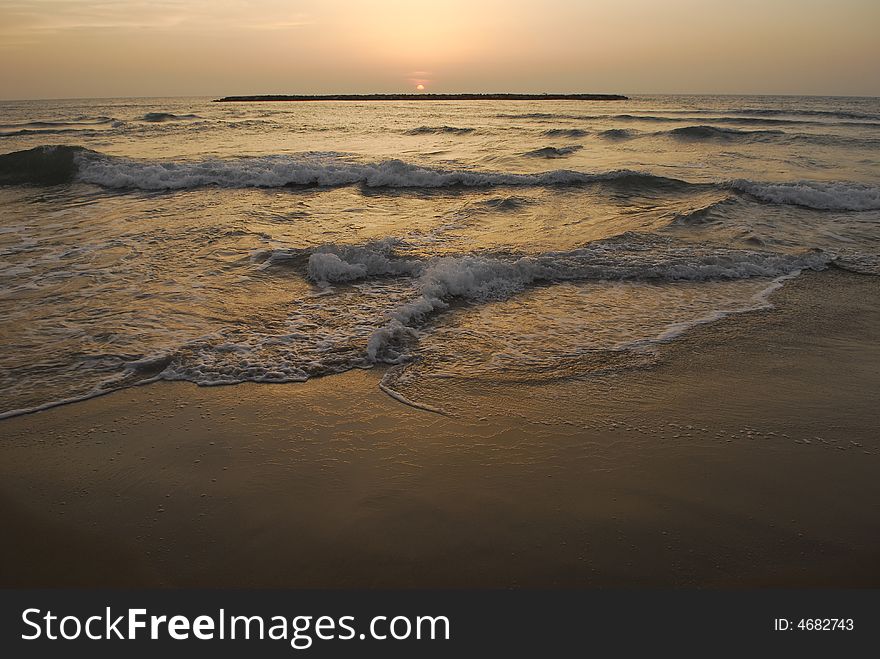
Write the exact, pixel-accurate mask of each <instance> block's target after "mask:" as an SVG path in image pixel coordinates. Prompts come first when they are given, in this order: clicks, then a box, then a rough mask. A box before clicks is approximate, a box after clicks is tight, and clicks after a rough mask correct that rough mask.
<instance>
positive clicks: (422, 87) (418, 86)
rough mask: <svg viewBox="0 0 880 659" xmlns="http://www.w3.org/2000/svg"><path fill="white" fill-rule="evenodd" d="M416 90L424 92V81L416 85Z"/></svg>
mask: <svg viewBox="0 0 880 659" xmlns="http://www.w3.org/2000/svg"><path fill="white" fill-rule="evenodd" d="M416 90H417V91H420V92H423V91H425V86H424V85H423V84H422V83H419V84H417V85H416Z"/></svg>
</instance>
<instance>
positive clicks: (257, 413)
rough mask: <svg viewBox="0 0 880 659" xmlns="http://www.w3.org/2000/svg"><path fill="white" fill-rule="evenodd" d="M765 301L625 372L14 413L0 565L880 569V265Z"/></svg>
mask: <svg viewBox="0 0 880 659" xmlns="http://www.w3.org/2000/svg"><path fill="white" fill-rule="evenodd" d="M772 300H773V303H774V305H775V307H774V308H773V309H768V310H763V311H756V312H751V313H746V314H740V315H737V316H734V317H729V318H727V319H724V320H722V321H720V322H715V323H711V324H707V325H702V326H699V327H696V328H694V329H692V330H690V331H689V332H688V333H687V335H686V336H685V337H683V338H682V339H679V340H676V341H673V342H671V343H668V344H665V345H663V346H661V347H660V349H659V350H658V352H657V354H656V356H655V357H654V358H652V359H650V360H648V363H642V364H640V365H638V366H634V367H633V368H631V369H629V370H623V371H617V372H611V373H604V374H603V373H601V372H599V373H596V374H594V375H592V376H589V377H584V378H580V379H577V380H567V381H566V380H562V381H551V382H546V383H541V384H534V385H525V384H511V383H507V384H504V383H498V384H496V385H489V384H486V383H480V384H479V386H475V385H469V384H468V383H467V382H464V381H463V382H446V383H443V386H442V388H441V387H440V385H437V386H438V390H437V391H438V392H439V391H442V394H439V393H437V392H431V391H427V390H426V391H424V392H421V394H420V395H423V396H425V397H426V400H433V401H434V402H439V403H441V404H442V406H443V407H444V409H447V410H449V411H450V412H451V413H450V414H449V415H441V414H436V413H431V412H427V411H424V410H419V409H414V408H412V407H408V406H406V405H403V404H401V403H400V402H398V401H396V400H394V399H392V398H391V397H389V396H387V395H386V394H384V393H383V392H382V391H381V390H380V389H379V387H378V383H379V380H380V378H381V376H382V372H381V370H379V369H373V370H354V371H350V372H348V373H346V374H343V375H340V376H332V377H325V378H317V379H314V380H310V381H309V382H307V383H304V384H288V385H277V386H276V385H258V384H241V385H237V386H230V387H197V386H194V385H192V384H189V383H158V384H153V385H148V386H143V387H139V388H133V389H128V390H123V391H119V392H116V393H113V394H110V395H107V396H104V397H101V398H96V399H92V400H89V401H86V402H82V403H77V404H72V405H66V406H62V407H58V408H55V409H51V410H48V411H45V412H41V413H37V414H31V415H27V416H21V417H17V418H13V419H8V420H4V421H2V422H0V430H2V435H3V437H4V440H3V442H2V446H0V452H2V459H0V483H2V486H0V501H2V503H0V515H2V524H3V528H4V531H5V536H6V538H7V540H6V542H4V543H2V554H3V555H2V573H0V584H2V585H3V586H6V587H9V586H14V587H21V586H28V587H35V586H92V587H100V586H114V587H115V586H125V587H133V586H161V587H178V586H209V587H213V586H218V587H219V586H230V587H371V588H378V587H395V588H396V587H404V588H407V587H440V588H444V587H552V588H557V587H563V588H566V587H637V586H638V587H643V586H644V587H655V586H656V587H668V586H671V587H701V588H716V587H720V588H746V587H749V588H750V587H775V586H795V587H804V586H827V587H878V586H880V560H878V559H880V549H878V546H877V542H876V541H877V538H878V537H880V514H878V513H880V480H878V479H877V477H876V475H877V468H878V464H880V463H878V460H880V441H878V436H877V430H876V426H877V424H876V422H877V404H878V394H877V392H878V391H880V346H878V343H877V340H876V338H877V335H876V328H877V327H878V326H880V295H878V287H877V280H876V279H875V278H873V277H870V276H862V275H856V274H852V273H847V272H843V271H840V270H836V269H832V270H829V271H826V272H823V273H807V274H805V275H803V276H801V277H799V278H798V279H796V280H794V281H792V282H789V283H788V284H787V285H786V286H785V287H784V288H783V289H782V290H780V291H778V292H777V293H775V294H774V295H773V298H772ZM432 396H434V399H432ZM441 398H442V400H441ZM453 404H454V406H453Z"/></svg>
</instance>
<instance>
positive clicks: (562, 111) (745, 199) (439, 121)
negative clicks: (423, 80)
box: [0, 97, 880, 415]
mask: <svg viewBox="0 0 880 659" xmlns="http://www.w3.org/2000/svg"><path fill="white" fill-rule="evenodd" d="M59 145H60V146H62V148H53V147H57V146H59ZM0 152H2V154H5V155H0V203H2V207H3V215H2V223H0V286H2V290H0V312H2V313H0V338H2V345H3V347H4V350H3V351H2V353H0V369H2V371H0V412H2V413H3V414H5V415H9V414H14V413H16V411H20V410H27V409H32V408H35V407H39V406H43V405H47V404H52V403H53V402H58V401H63V400H68V399H73V398H79V397H85V396H91V395H95V394H98V393H101V392H104V391H109V390H113V389H115V388H119V387H123V386H128V385H132V384H137V383H141V382H145V381H150V380H152V379H156V378H161V379H184V380H191V381H194V382H197V383H199V384H227V383H236V382H242V381H261V382H289V381H301V380H304V379H307V378H309V377H314V376H318V375H328V374H332V373H336V372H340V371H344V370H347V369H350V368H355V367H370V366H373V365H375V364H383V363H385V364H393V365H395V368H397V369H400V368H401V366H407V367H408V373H407V377H410V378H436V379H442V378H448V377H468V378H477V379H479V378H487V379H502V380H503V379H507V378H514V379H526V380H528V379H534V378H538V377H581V376H583V375H584V374H585V373H586V372H589V371H590V369H582V368H580V367H578V366H577V364H579V363H581V362H582V361H583V362H585V363H586V362H589V363H590V364H592V365H593V366H594V365H595V361H596V360H595V359H594V358H595V357H596V356H601V355H607V354H610V353H609V351H612V352H614V353H626V354H630V353H632V354H636V353H641V352H644V351H646V350H650V347H651V345H652V343H654V342H656V341H663V340H670V339H671V338H674V337H677V336H680V335H681V334H682V332H684V331H685V330H686V328H687V327H688V326H690V325H692V324H694V323H697V322H704V321H706V320H712V319H717V318H719V317H722V316H723V315H725V314H727V313H731V312H736V311H741V310H745V309H750V308H755V307H758V306H762V305H764V304H766V293H767V291H768V290H770V289H771V288H772V287H774V286H776V285H777V282H778V281H780V278H785V277H790V276H793V275H796V274H797V273H798V272H799V271H801V270H803V269H806V268H812V269H823V268H826V267H829V266H830V265H831V264H836V265H839V266H842V267H847V268H850V269H854V270H858V271H861V272H868V273H875V274H876V273H877V272H878V271H880V268H878V263H880V156H878V154H880V100H878V99H844V98H812V97H811V98H797V97H778V98H774V97H636V98H633V99H631V100H628V101H612V102H585V101H544V102H540V101H535V102H532V101H519V102H493V101H481V102H468V103H456V102H437V103H407V102H373V103H360V102H335V103H331V102H326V103H240V104H234V103H233V104H225V103H222V104H221V103H212V102H210V99H179V98H177V99H120V100H100V101H90V100H84V101H39V102H37V101H32V102H14V103H13V102H6V103H3V104H0ZM612 361H613V360H612ZM609 364H611V365H612V366H613V364H612V363H611V362H609ZM593 366H591V368H593Z"/></svg>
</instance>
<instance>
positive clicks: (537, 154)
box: [523, 144, 584, 158]
mask: <svg viewBox="0 0 880 659" xmlns="http://www.w3.org/2000/svg"><path fill="white" fill-rule="evenodd" d="M583 148H584V147H582V146H581V145H580V144H572V145H570V146H558V147H557V146H545V147H542V148H540V149H534V150H533V151H526V152H525V153H524V154H523V155H524V156H527V157H529V158H564V157H566V156H570V155H571V154H572V153H574V152H575V151H580V150H581V149H583Z"/></svg>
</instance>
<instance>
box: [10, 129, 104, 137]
mask: <svg viewBox="0 0 880 659" xmlns="http://www.w3.org/2000/svg"><path fill="white" fill-rule="evenodd" d="M67 133H76V134H77V135H96V134H98V131H95V130H94V129H92V128H22V129H21V130H4V131H0V137H23V136H25V135H64V134H67Z"/></svg>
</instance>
